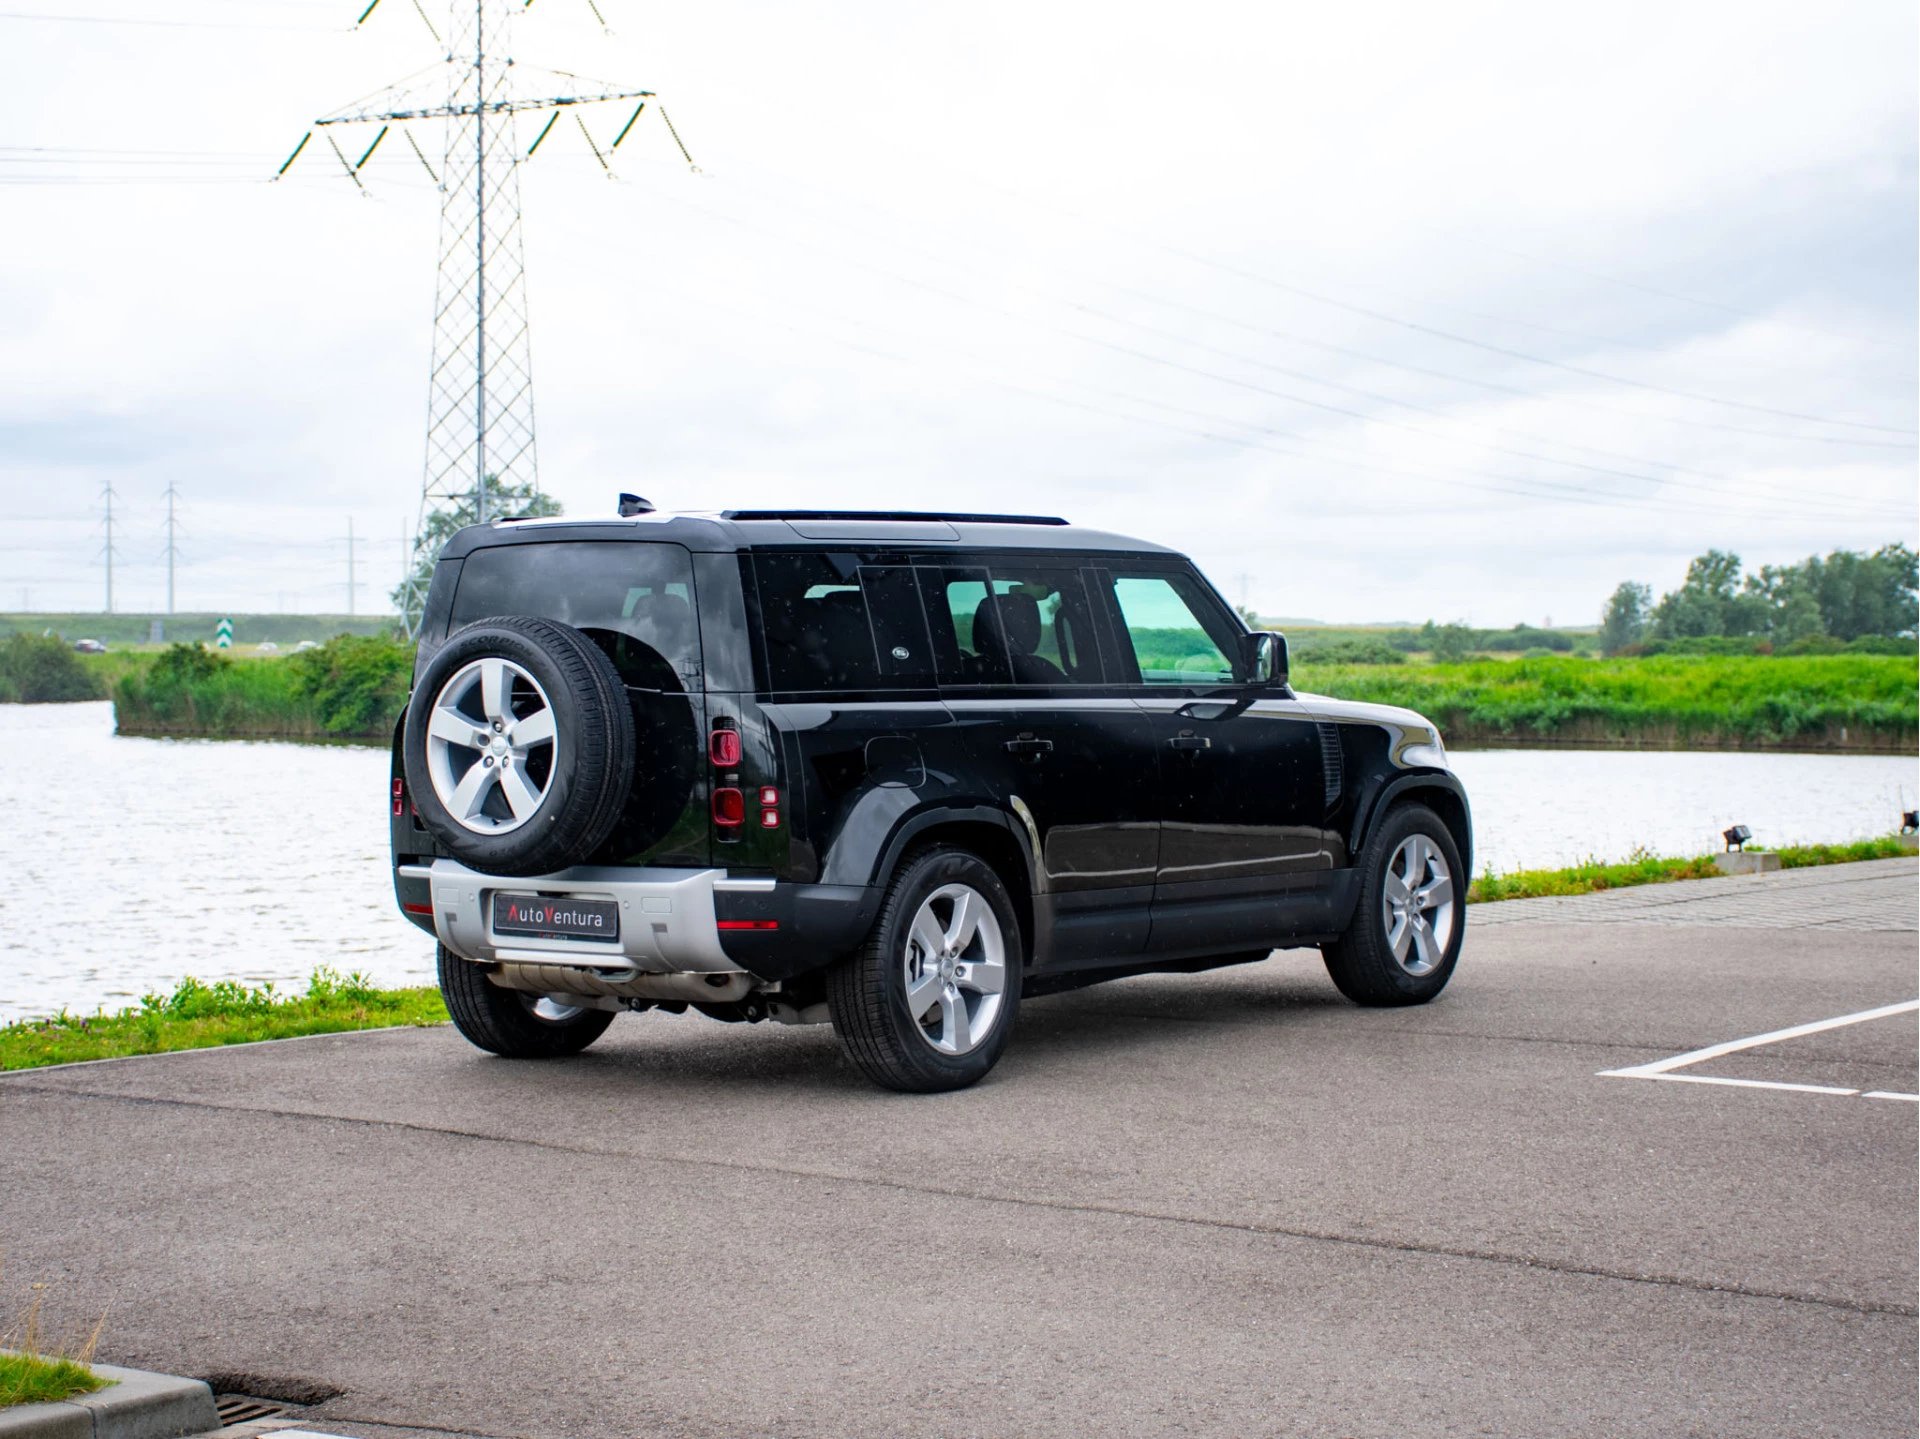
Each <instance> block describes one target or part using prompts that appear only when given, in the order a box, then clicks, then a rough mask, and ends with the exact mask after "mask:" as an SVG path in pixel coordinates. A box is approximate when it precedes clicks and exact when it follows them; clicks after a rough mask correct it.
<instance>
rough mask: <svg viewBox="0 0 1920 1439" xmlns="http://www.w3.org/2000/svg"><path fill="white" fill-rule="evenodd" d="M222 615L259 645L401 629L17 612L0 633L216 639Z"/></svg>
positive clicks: (290, 618) (278, 618) (369, 623)
mask: <svg viewBox="0 0 1920 1439" xmlns="http://www.w3.org/2000/svg"><path fill="white" fill-rule="evenodd" d="M223 619H230V620H232V621H233V638H234V643H236V644H242V645H256V644H259V643H260V642H261V641H263V640H271V641H273V642H274V643H275V644H277V645H280V646H282V647H283V648H284V647H287V646H291V645H296V644H298V643H299V642H300V641H301V640H312V641H314V643H316V644H318V643H320V642H321V641H322V640H326V639H330V638H332V637H333V636H334V635H385V634H391V633H392V632H393V631H394V630H395V629H397V628H398V627H399V623H400V621H399V617H398V616H395V615H246V614H212V613H193V614H174V615H163V614H142V613H116V614H111V615H106V614H101V613H99V612H98V611H81V612H79V613H75V614H53V613H42V612H39V611H30V610H29V611H19V612H16V613H12V614H0V636H4V635H9V634H26V635H40V634H46V633H47V632H49V631H51V632H52V633H53V634H55V635H58V636H60V637H61V638H63V639H65V640H68V641H69V642H71V641H73V640H80V639H88V640H99V641H100V642H101V643H103V644H108V645H113V646H115V647H118V646H121V645H148V644H152V643H153V640H152V636H153V627H154V626H155V625H156V624H157V625H159V626H160V632H161V643H163V644H164V643H186V644H198V643H200V642H201V641H202V640H205V641H207V642H208V643H212V641H213V637H214V627H215V626H216V625H218V624H219V623H220V621H221V620H223Z"/></svg>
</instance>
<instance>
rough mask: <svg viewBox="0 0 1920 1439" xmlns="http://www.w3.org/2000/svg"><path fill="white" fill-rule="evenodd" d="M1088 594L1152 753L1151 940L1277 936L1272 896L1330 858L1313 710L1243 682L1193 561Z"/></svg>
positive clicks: (1305, 883)
mask: <svg viewBox="0 0 1920 1439" xmlns="http://www.w3.org/2000/svg"><path fill="white" fill-rule="evenodd" d="M1099 590H1100V596H1099V597H1100V600H1101V601H1102V603H1103V604H1104V605H1105V606H1106V607H1107V610H1108V614H1109V615H1110V617H1111V620H1112V622H1113V625H1114V631H1115V641H1116V648H1117V649H1119V650H1120V652H1121V663H1122V665H1123V666H1124V668H1125V673H1124V675H1123V678H1124V680H1125V681H1126V682H1128V683H1129V685H1130V686H1131V688H1130V690H1129V693H1131V694H1132V696H1133V698H1134V703H1135V705H1136V706H1137V707H1138V708H1139V710H1140V711H1141V713H1142V714H1143V715H1144V716H1145V717H1146V720H1147V723H1148V725H1149V727H1150V729H1151V731H1152V735H1153V742H1154V748H1155V753H1156V755H1157V757H1158V760H1159V766H1158V776H1159V784H1158V791H1157V799H1156V805H1155V815H1156V817H1157V818H1158V819H1159V821H1160V857H1159V862H1158V865H1157V868H1156V873H1155V888H1154V899H1153V929H1152V937H1151V941H1150V943H1151V947H1152V948H1153V949H1154V950H1155V951H1157V952H1160V951H1165V952H1184V951H1196V952H1197V951H1203V950H1208V949H1215V948H1218V949H1226V948H1230V947H1232V946H1234V945H1239V944H1260V943H1266V942H1270V941H1273V940H1277V939H1278V938H1280V937H1281V936H1282V935H1283V934H1284V933H1285V931H1286V927H1287V926H1286V921H1285V919H1284V916H1283V906H1282V905H1281V904H1280V903H1279V902H1278V901H1279V900H1281V899H1282V898H1283V897H1284V896H1286V895H1287V894H1288V893H1289V891H1294V890H1298V889H1300V888H1302V887H1311V886H1314V885H1317V884H1318V883H1320V882H1321V879H1322V878H1323V876H1324V874H1325V872H1326V871H1327V870H1328V869H1330V867H1331V865H1332V862H1333V861H1332V853H1331V851H1330V848H1329V846H1328V842H1327V833H1326V829H1325V819H1326V781H1325V774H1324V771H1323V769H1322V766H1321V759H1320V735H1319V732H1318V729H1317V727H1316V725H1315V723H1314V720H1313V717H1312V716H1311V715H1309V714H1307V713H1306V711H1305V710H1304V709H1302V707H1301V706H1300V704H1299V702H1298V701H1296V700H1294V699H1293V698H1291V697H1290V696H1282V695H1277V694H1267V695H1258V696H1256V694H1255V692H1254V691H1251V690H1248V689H1246V688H1244V687H1243V686H1242V683H1241V681H1242V678H1243V676H1242V673H1241V666H1242V664H1243V660H1242V659H1241V657H1240V654H1241V636H1242V634H1243V631H1242V629H1241V626H1240V625H1239V624H1238V623H1237V622H1236V621H1235V620H1234V619H1233V618H1232V616H1231V615H1230V613H1229V612H1228V611H1227V609H1226V607H1225V605H1224V604H1222V603H1221V602H1220V600H1219V598H1218V596H1216V595H1215V594H1214V593H1213V590H1212V589H1211V587H1210V586H1208V585H1207V584H1206V582H1205V581H1203V580H1202V579H1201V578H1200V576H1199V574H1198V573H1197V572H1196V571H1195V570H1193V569H1192V567H1191V566H1188V565H1185V564H1179V563H1173V564H1163V563H1161V562H1158V561H1142V562H1140V563H1138V564H1137V565H1135V564H1125V563H1116V564H1113V565H1111V566H1109V567H1108V568H1106V569H1104V570H1103V571H1102V572H1101V573H1100V576H1099Z"/></svg>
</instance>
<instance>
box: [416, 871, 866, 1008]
mask: <svg viewBox="0 0 1920 1439" xmlns="http://www.w3.org/2000/svg"><path fill="white" fill-rule="evenodd" d="M394 879H395V888H396V890H397V891H398V893H399V897H400V901H401V905H402V908H404V909H406V910H407V912H408V914H409V916H410V917H412V918H414V919H415V921H416V922H419V923H423V924H424V923H426V922H429V921H430V922H431V925H432V928H433V931H434V933H435V934H436V935H437V936H438V937H439V939H440V942H441V943H442V944H444V945H446V947H447V948H448V949H450V950H452V951H453V952H454V953H455V954H458V955H463V956H465V957H466V958H468V959H471V960H477V961H479V962H481V963H487V964H494V963H506V964H545V965H564V966H567V967H570V968H575V969H590V970H593V971H595V972H596V973H598V974H600V975H602V976H603V977H606V978H621V977H627V976H631V975H635V974H675V973H696V974H697V973H729V972H739V971H742V970H744V971H746V972H747V973H749V974H753V975H755V976H757V977H758V978H760V979H763V980H779V979H788V978H792V977H793V976H795V975H799V974H803V973H805V972H807V971H808V970H812V969H818V968H822V967H824V966H825V965H827V964H830V963H832V962H833V961H834V960H835V959H836V958H838V957H839V956H840V955H842V954H844V953H846V952H847V951H848V950H850V949H852V948H853V946H854V945H856V944H858V943H859V941H860V939H861V938H862V936H864V935H865V934H866V932H867V930H868V928H869V927H871V925H872V923H873V916H874V914H875V912H876V911H877V909H878V906H879V898H878V894H877V893H876V892H875V891H873V890H871V889H868V888H866V887H865V886H862V885H831V884H787V883H782V882H779V881H776V880H772V879H767V878H762V877H753V878H747V877H733V876H730V875H729V874H728V873H727V871H726V870H723V869H623V868H603V867H598V866H592V865H581V866H578V867H576V868H573V869H566V870H561V871H559V872H558V873H555V874H545V875H534V876H529V877H527V878H512V877H508V876H505V875H492V874H482V873H480V872H479V871H477V870H472V869H468V868H467V867H466V866H465V865H463V864H460V863H458V862H457V861H454V860H450V859H436V860H434V861H432V862H431V863H430V864H408V865H401V866H400V867H399V868H398V870H397V871H396V873H395V876H394ZM496 894H522V895H530V894H537V895H541V896H543V897H550V898H579V899H601V900H611V901H612V902H614V903H615V904H617V905H619V907H620V934H619V938H618V939H617V940H612V941H601V940H585V939H541V938H536V937H530V936H526V935H519V934H510V935H502V934H499V933H496V932H495V930H494V928H493V922H492V914H493V896H494V895H496ZM423 908H430V909H431V915H430V916H429V915H426V914H422V913H420V911H421V910H422V909H423Z"/></svg>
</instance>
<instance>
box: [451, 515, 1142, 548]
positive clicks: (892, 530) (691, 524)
mask: <svg viewBox="0 0 1920 1439" xmlns="http://www.w3.org/2000/svg"><path fill="white" fill-rule="evenodd" d="M562 539H565V540H629V541H648V540H652V541H662V540H664V541H670V542H672V543H674V544H679V545H684V546H686V547H687V548H688V549H689V550H697V551H719V552H722V553H726V552H731V551H736V550H743V549H767V548H781V549H790V548H805V547H811V546H818V547H820V548H823V549H825V548H832V547H841V548H844V547H846V546H849V545H880V546H885V547H887V548H890V549H917V548H921V547H927V548H936V549H944V548H953V549H992V550H1086V551H1090V552H1094V553H1106V554H1156V555H1173V554H1177V553H1178V551H1175V550H1170V549H1168V548H1167V547H1166V546H1164V545H1156V544H1152V543H1150V542H1149V541H1146V540H1136V539H1133V538H1131V537H1129V536H1126V535H1116V534H1111V533H1109V532H1107V531H1105V530H1095V529H1088V528H1085V527H1084V526H1081V525H1072V524H1068V523H1067V522H1066V521H1065V520H1062V519H1057V518H1055V517H1052V516H1041V515H991V514H973V513H965V514H962V513H947V512H936V511H924V512H922V511H904V510H871V511H868V510H713V511H665V510H652V511H648V512H647V513H645V514H640V515H633V516H631V517H621V516H600V517H593V518H572V517H567V518H556V519H544V520H496V521H493V522H492V523H490V524H485V525H470V526H468V527H467V528H466V529H463V530H461V531H460V532H459V533H457V534H456V535H454V537H453V538H452V539H451V540H449V541H448V542H447V547H446V549H445V550H444V551H443V552H442V554H443V558H446V559H458V558H460V557H461V556H463V555H466V554H468V553H470V552H471V551H473V550H476V549H482V548H486V547H489V546H493V545H511V544H528V543H540V542H543V541H552V540H562Z"/></svg>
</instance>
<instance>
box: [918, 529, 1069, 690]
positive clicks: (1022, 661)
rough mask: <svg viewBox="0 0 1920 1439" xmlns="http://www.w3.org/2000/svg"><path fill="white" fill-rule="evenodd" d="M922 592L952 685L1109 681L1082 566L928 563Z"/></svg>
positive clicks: (942, 673) (937, 652)
mask: <svg viewBox="0 0 1920 1439" xmlns="http://www.w3.org/2000/svg"><path fill="white" fill-rule="evenodd" d="M919 573H920V592H921V595H922V597H923V599H924V600H925V602H926V610H927V618H928V619H929V620H930V621H931V622H932V625H933V650H934V662H935V666H936V668H937V670H938V672H939V677H940V682H941V683H942V684H943V685H947V686H950V687H952V686H972V685H1054V686H1058V685H1078V684H1099V683H1101V682H1102V681H1103V680H1104V679H1105V674H1104V671H1103V670H1102V668H1101V663H1100V647H1099V645H1098V644H1097V643H1096V642H1095V640H1094V637H1093V610H1092V607H1091V605H1090V604H1089V602H1088V596H1087V587H1086V583H1085V581H1083V580H1082V578H1081V576H1080V573H1079V571H1077V570H1071V569H1054V568H1050V567H1046V566H1043V565H1023V564H1021V563H1019V562H1018V561H1017V560H1015V559H1012V558H1009V559H1008V560H1006V561H1005V562H1002V561H1001V560H998V559H994V560H990V561H989V563H988V565H986V566H977V565H924V566H922V567H921V568H920V571H919Z"/></svg>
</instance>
